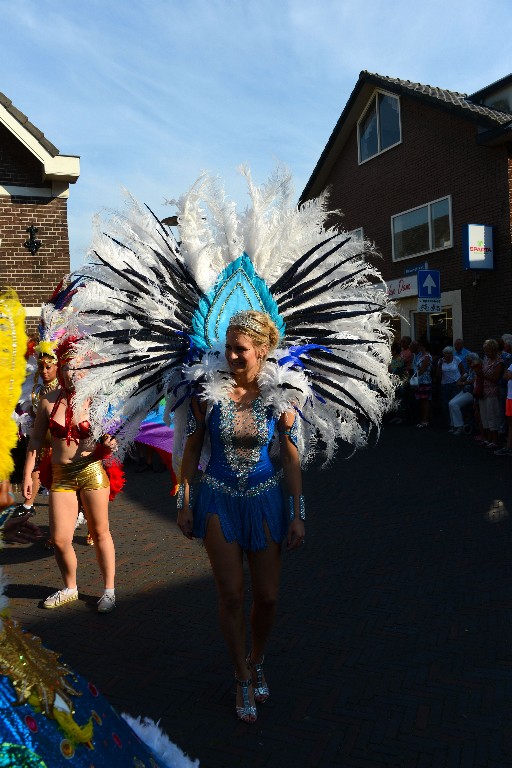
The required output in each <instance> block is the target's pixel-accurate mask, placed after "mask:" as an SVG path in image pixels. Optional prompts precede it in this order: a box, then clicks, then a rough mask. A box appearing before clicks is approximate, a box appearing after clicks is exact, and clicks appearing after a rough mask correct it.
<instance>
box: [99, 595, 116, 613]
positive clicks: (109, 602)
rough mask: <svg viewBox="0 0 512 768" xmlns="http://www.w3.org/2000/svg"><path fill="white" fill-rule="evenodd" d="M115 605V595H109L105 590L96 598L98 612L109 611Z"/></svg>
mask: <svg viewBox="0 0 512 768" xmlns="http://www.w3.org/2000/svg"><path fill="white" fill-rule="evenodd" d="M115 607H116V598H115V595H109V594H107V593H106V592H105V594H103V595H102V596H101V597H100V599H99V600H98V613H110V611H113V610H114V608H115Z"/></svg>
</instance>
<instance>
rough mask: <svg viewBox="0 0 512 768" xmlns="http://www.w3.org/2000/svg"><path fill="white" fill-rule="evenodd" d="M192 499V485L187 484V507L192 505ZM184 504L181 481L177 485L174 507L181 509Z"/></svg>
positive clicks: (183, 487)
mask: <svg viewBox="0 0 512 768" xmlns="http://www.w3.org/2000/svg"><path fill="white" fill-rule="evenodd" d="M192 500H193V489H192V486H191V485H189V487H188V505H189V507H191V506H192ZM184 506H185V486H184V485H183V483H180V484H179V485H178V493H177V494H176V509H183V507H184Z"/></svg>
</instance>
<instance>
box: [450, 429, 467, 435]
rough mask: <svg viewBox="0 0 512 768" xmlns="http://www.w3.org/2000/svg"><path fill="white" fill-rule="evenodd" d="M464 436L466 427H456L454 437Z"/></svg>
mask: <svg viewBox="0 0 512 768" xmlns="http://www.w3.org/2000/svg"><path fill="white" fill-rule="evenodd" d="M463 434H464V427H456V428H455V429H454V430H453V432H452V435H463Z"/></svg>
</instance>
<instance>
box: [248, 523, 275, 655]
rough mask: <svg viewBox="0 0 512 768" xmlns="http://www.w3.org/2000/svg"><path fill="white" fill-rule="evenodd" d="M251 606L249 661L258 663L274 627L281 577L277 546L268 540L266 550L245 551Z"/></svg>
mask: <svg viewBox="0 0 512 768" xmlns="http://www.w3.org/2000/svg"><path fill="white" fill-rule="evenodd" d="M247 560H248V562H249V568H250V571H251V583H252V594H253V604H252V608H251V639H252V661H254V662H255V663H256V664H259V663H260V662H261V659H262V658H263V655H264V653H265V646H266V644H267V640H268V636H269V634H270V631H271V629H272V627H273V625H274V620H275V616H276V609H277V597H278V594H279V580H280V576H281V546H280V545H279V544H276V543H275V541H272V540H271V539H270V538H269V541H268V544H267V549H263V550H261V551H260V552H248V553H247Z"/></svg>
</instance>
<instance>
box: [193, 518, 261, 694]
mask: <svg viewBox="0 0 512 768" xmlns="http://www.w3.org/2000/svg"><path fill="white" fill-rule="evenodd" d="M205 547H206V551H207V553H208V557H209V558H210V565H211V567H212V571H213V577H214V579H215V584H216V586H217V595H218V598H219V619H220V627H221V630H222V634H223V636H224V640H225V641H226V645H227V648H228V653H229V655H230V657H231V661H232V662H233V666H234V667H235V674H236V676H237V677H238V679H239V680H247V679H248V678H249V677H250V674H251V673H250V670H249V668H248V666H247V663H246V660H245V656H246V631H245V617H244V571H243V552H242V549H241V547H240V545H239V544H237V543H236V542H229V543H228V542H227V541H226V539H225V538H224V534H223V533H222V528H221V525H220V521H219V518H218V517H217V515H212V516H211V518H210V520H209V522H208V527H207V530H206V537H205ZM248 695H249V702H250V704H251V705H254V691H253V689H252V687H251V688H249V689H248ZM236 704H237V707H240V706H243V699H242V690H241V688H240V686H238V685H237V686H236Z"/></svg>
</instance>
